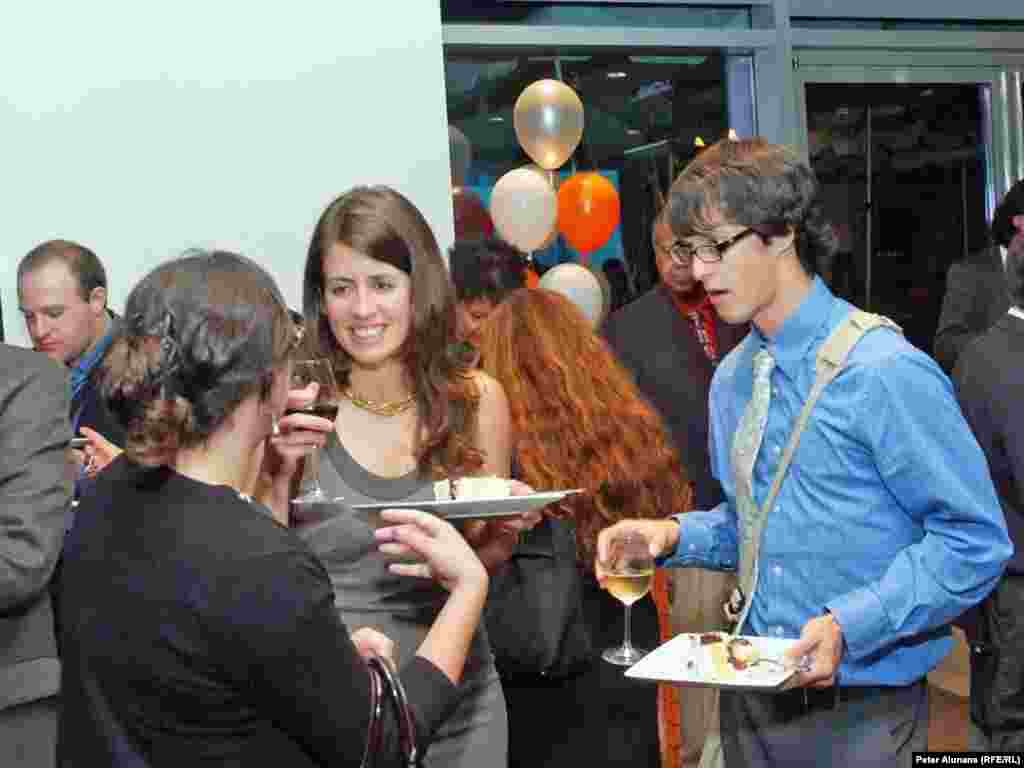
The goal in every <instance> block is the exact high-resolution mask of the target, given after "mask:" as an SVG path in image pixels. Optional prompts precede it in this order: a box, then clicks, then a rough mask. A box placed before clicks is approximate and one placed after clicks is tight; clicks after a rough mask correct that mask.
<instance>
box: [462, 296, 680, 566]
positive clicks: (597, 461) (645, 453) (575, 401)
mask: <svg viewBox="0 0 1024 768" xmlns="http://www.w3.org/2000/svg"><path fill="white" fill-rule="evenodd" d="M481 352H482V354H483V360H484V364H483V367H484V370H485V371H486V372H487V373H489V374H491V375H492V376H493V377H494V378H496V379H497V380H498V381H499V382H500V383H501V384H502V385H503V386H504V388H505V392H506V393H507V394H508V400H509V408H510V411H511V417H512V431H513V435H514V439H515V448H516V459H517V462H518V464H519V467H520V470H521V477H522V479H523V480H524V481H525V482H527V483H529V484H530V485H532V486H533V487H534V488H536V489H537V490H538V491H542V490H555V489H562V488H576V487H579V488H584V489H585V491H586V492H585V493H583V494H580V495H579V496H575V497H572V499H571V500H570V501H569V502H568V504H567V506H568V507H569V508H570V509H571V514H572V517H573V518H574V519H575V521H576V526H577V542H578V546H579V554H580V559H581V561H582V562H584V563H591V562H592V561H593V557H594V549H595V547H596V543H597V534H598V532H599V531H600V530H601V529H602V528H604V527H606V526H608V525H611V524H612V523H614V522H616V521H618V520H621V519H623V518H627V517H642V518H655V517H664V516H667V515H669V514H672V513H676V512H685V511H687V510H688V509H689V507H690V501H691V498H690V497H691V494H690V485H689V482H688V480H687V476H686V472H685V470H684V469H683V467H682V465H681V464H680V461H679V455H678V453H677V451H676V449H675V448H674V447H673V445H672V442H671V439H670V438H669V436H668V433H667V432H666V430H665V427H664V425H663V424H662V422H661V418H660V417H659V416H658V415H657V413H656V412H655V411H654V409H653V408H652V407H651V406H650V405H649V404H648V403H647V402H646V401H645V400H644V399H643V397H642V396H641V395H640V392H639V391H638V390H637V388H636V385H635V384H634V383H633V380H632V378H631V376H630V374H629V372H628V371H627V370H626V369H625V368H624V367H623V366H622V365H621V363H619V361H618V360H617V359H616V358H615V355H614V353H612V351H611V349H610V348H609V347H608V345H607V344H606V343H605V342H604V340H603V339H602V338H601V337H600V336H598V335H597V334H595V333H594V331H593V330H592V329H591V327H590V323H589V322H588V321H587V319H586V317H585V316H584V315H583V313H582V312H581V311H580V310H579V309H578V308H577V307H576V305H575V304H573V303H572V302H571V301H570V300H569V299H567V298H565V297H564V296H562V295H560V294H557V293H553V292H551V291H546V290H541V289H536V290H530V289H520V290H518V291H516V292H514V293H512V294H511V295H510V296H509V297H508V298H507V299H506V300H505V301H504V302H502V303H501V305H499V306H498V308H497V309H496V310H494V312H492V313H491V315H490V317H488V318H487V320H486V322H485V323H484V327H483V331H482V349H481Z"/></svg>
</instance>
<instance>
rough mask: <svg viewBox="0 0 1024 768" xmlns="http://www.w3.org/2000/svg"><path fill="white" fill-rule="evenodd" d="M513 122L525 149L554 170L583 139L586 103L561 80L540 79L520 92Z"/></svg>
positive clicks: (548, 168)
mask: <svg viewBox="0 0 1024 768" xmlns="http://www.w3.org/2000/svg"><path fill="white" fill-rule="evenodd" d="M512 123H513V125H514V126H515V129H516V137H517V138H518V139H519V144H520V145H521V146H522V148H523V151H525V152H526V154H528V155H529V156H530V157H531V158H532V159H533V161H534V162H535V163H536V164H537V165H539V166H540V167H541V168H545V169H547V170H549V171H550V170H554V169H555V168H558V167H559V166H561V165H563V164H564V163H565V161H566V160H568V159H569V158H570V157H572V153H573V152H575V151H576V147H577V146H578V145H579V143H580V139H582V138H583V102H582V101H580V97H579V96H577V95H576V91H574V90H573V89H572V88H570V87H569V86H568V85H566V84H565V83H563V82H561V81H559V80H538V81H537V82H535V83H531V84H530V85H528V86H527V87H526V88H525V89H524V90H523V92H522V93H521V94H519V98H518V99H516V106H515V109H514V110H513V112H512Z"/></svg>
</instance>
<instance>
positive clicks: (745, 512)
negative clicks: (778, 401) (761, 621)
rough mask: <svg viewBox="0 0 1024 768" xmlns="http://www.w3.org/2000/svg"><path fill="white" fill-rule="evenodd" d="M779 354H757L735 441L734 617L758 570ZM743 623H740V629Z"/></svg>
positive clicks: (731, 605)
mask: <svg viewBox="0 0 1024 768" xmlns="http://www.w3.org/2000/svg"><path fill="white" fill-rule="evenodd" d="M774 368H775V358H773V357H772V356H771V354H770V353H769V352H768V350H767V349H761V350H759V351H758V352H757V354H755V355H754V389H753V392H752V394H751V397H750V402H749V403H747V407H746V410H744V411H743V416H742V418H741V419H740V424H739V427H738V428H737V429H736V436H735V438H733V443H732V466H733V475H734V479H735V481H736V514H737V515H738V517H739V521H738V523H739V531H738V533H739V549H740V553H739V554H740V562H739V586H738V587H737V589H735V590H733V596H732V599H731V600H730V602H729V604H728V605H729V607H726V608H725V612H726V616H728V617H729V619H730V620H731V621H736V620H737V619H739V618H740V614H741V613H742V611H743V607H744V604H745V602H746V599H747V598H746V593H747V592H748V591H750V590H751V589H752V583H751V582H752V577H753V570H754V560H755V557H754V537H755V535H756V531H757V530H758V523H759V518H760V517H761V515H762V514H763V510H762V509H761V508H760V507H758V505H757V500H756V499H755V498H754V480H753V475H754V462H755V461H756V460H757V452H758V450H760V448H761V438H763V437H764V427H765V424H766V423H767V422H768V403H769V401H770V400H771V393H772V387H771V377H772V370H773V369H774ZM740 629H741V627H739V626H737V628H736V630H737V631H739V630H740Z"/></svg>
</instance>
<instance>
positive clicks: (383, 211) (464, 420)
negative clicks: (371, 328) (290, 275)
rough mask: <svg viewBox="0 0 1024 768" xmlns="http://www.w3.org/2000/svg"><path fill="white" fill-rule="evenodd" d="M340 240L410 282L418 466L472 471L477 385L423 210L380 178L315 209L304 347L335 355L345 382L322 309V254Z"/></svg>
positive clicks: (342, 361) (343, 359)
mask: <svg viewBox="0 0 1024 768" xmlns="http://www.w3.org/2000/svg"><path fill="white" fill-rule="evenodd" d="M335 243H341V244H343V245H345V246H347V247H349V248H351V249H352V250H354V251H358V252H359V253H362V254H365V255H366V256H368V257H369V258H371V259H375V260H377V261H383V262H385V263H387V264H390V265H391V266H393V267H395V268H396V269H399V270H401V271H402V272H405V273H406V274H407V275H409V277H410V281H411V283H412V311H413V320H412V332H411V333H410V334H409V337H408V338H407V339H406V340H405V344H404V345H403V347H402V350H401V352H400V354H401V357H402V365H403V369H404V371H405V374H406V376H407V377H408V378H409V381H410V384H411V386H412V390H413V392H414V393H415V395H416V400H417V405H418V406H419V424H418V429H417V430H416V435H415V443H414V445H415V446H416V447H415V452H416V459H417V462H418V464H419V466H420V470H421V471H422V472H425V473H427V472H429V473H432V474H436V475H441V474H453V473H455V472H458V473H471V472H473V471H475V470H477V469H479V468H480V467H481V466H482V465H483V455H482V454H481V453H480V451H479V450H477V449H476V448H475V447H474V446H473V435H474V432H475V426H476V416H477V407H478V402H479V393H478V392H477V388H476V386H475V384H474V382H473V379H472V376H471V375H470V369H469V367H468V364H467V363H468V361H467V360H466V359H465V357H464V353H463V351H462V348H461V346H459V345H458V344H456V343H455V291H454V289H453V287H452V284H451V281H450V280H449V279H448V270H447V268H446V267H445V264H444V261H443V260H442V258H441V250H440V248H439V247H438V245H437V240H436V239H435V238H434V233H433V232H432V231H431V230H430V225H429V224H427V221H426V219H424V218H423V214H421V213H420V212H419V210H418V209H417V208H416V206H415V205H413V204H412V203H411V202H410V201H409V200H408V198H406V197H404V196H403V195H402V194H400V193H399V192H396V191H395V190H393V189H391V188H390V187H385V186H375V187H364V186H361V187H354V188H353V189H350V190H349V191H348V192H345V193H344V194H343V195H340V196H339V197H337V198H335V200H334V201H332V202H331V204H330V205H328V206H327V208H326V210H325V211H324V212H323V214H322V215H321V216H320V220H319V221H318V222H317V225H316V229H315V230H314V232H313V238H312V240H311V241H310V243H309V251H308V253H307V256H306V269H305V276H304V278H303V285H302V308H303V314H304V315H305V318H306V329H307V334H306V339H307V344H308V345H309V347H310V349H309V351H310V353H311V354H313V355H314V356H318V357H329V358H331V359H332V360H333V361H334V367H335V370H336V372H337V375H338V379H339V384H341V385H342V386H345V385H346V384H348V380H349V373H350V371H351V370H352V358H351V357H350V356H349V355H348V353H347V352H345V350H344V349H342V347H341V345H340V344H338V341H337V339H335V338H334V333H333V331H332V330H331V326H330V323H329V322H328V320H327V316H326V313H325V310H324V298H323V296H324V257H325V255H326V254H327V251H328V250H329V249H330V247H331V246H332V245H334V244H335Z"/></svg>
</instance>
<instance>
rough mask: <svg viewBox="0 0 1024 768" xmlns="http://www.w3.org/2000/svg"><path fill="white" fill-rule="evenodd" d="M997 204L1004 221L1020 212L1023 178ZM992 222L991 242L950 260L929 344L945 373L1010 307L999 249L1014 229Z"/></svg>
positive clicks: (1022, 211) (1022, 210)
mask: <svg viewBox="0 0 1024 768" xmlns="http://www.w3.org/2000/svg"><path fill="white" fill-rule="evenodd" d="M1000 207H1001V208H1002V209H1003V211H1004V218H1005V219H1006V221H1007V222H1009V221H1010V220H1011V219H1012V215H1014V214H1024V181H1018V182H1017V183H1016V184H1014V185H1013V186H1012V187H1011V188H1010V191H1009V192H1007V193H1006V196H1005V197H1004V198H1003V200H1002V202H1001V203H1000ZM992 225H993V226H992V243H991V245H989V247H988V248H984V249H982V250H980V251H976V252H975V253H971V254H968V256H967V257H966V258H964V259H961V260H960V261H956V262H953V264H951V265H950V267H949V272H948V273H947V276H946V295H945V296H944V297H943V299H942V312H941V314H940V315H939V325H938V328H937V329H936V331H935V342H934V347H933V354H934V356H935V359H936V360H937V361H938V363H939V365H941V366H942V368H943V370H944V371H946V373H950V374H951V373H952V372H953V368H954V367H955V366H956V361H957V358H958V357H959V356H960V353H961V352H963V350H964V348H965V347H966V346H967V345H968V344H969V343H970V342H971V341H973V340H974V339H976V338H978V336H980V335H981V334H983V333H984V332H985V331H987V330H988V329H989V328H991V327H992V326H993V324H995V322H996V321H997V320H1000V319H1001V318H1002V317H1004V316H1005V315H1006V311H1007V310H1008V309H1009V308H1010V300H1009V298H1008V297H1007V285H1006V273H1005V271H1004V269H1003V254H1002V252H1001V249H1004V248H1007V247H1008V246H1009V244H1010V240H1012V239H1013V236H1014V230H1013V227H1012V226H1010V225H1009V224H1006V225H1005V226H996V219H995V218H994V217H993V220H992Z"/></svg>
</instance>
